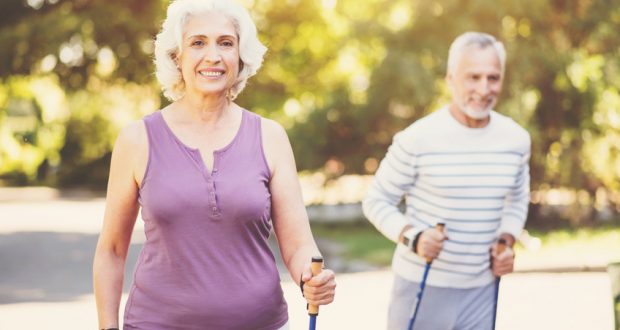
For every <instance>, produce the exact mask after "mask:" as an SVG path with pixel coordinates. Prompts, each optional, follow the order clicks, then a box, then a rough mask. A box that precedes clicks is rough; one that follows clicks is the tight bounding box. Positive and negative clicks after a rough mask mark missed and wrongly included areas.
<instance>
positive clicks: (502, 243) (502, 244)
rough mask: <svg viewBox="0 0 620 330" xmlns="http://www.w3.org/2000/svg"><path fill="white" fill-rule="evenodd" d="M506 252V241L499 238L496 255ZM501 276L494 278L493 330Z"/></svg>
mask: <svg viewBox="0 0 620 330" xmlns="http://www.w3.org/2000/svg"><path fill="white" fill-rule="evenodd" d="M504 250H506V240H505V239H503V238H500V239H499V240H498V241H497V255H499V254H501V253H503V252H504ZM501 278H502V277H501V276H497V277H496V278H495V301H494V304H493V330H495V321H496V319H497V301H498V300H499V281H500V280H501Z"/></svg>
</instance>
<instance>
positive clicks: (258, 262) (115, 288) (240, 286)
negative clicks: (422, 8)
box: [93, 0, 336, 330]
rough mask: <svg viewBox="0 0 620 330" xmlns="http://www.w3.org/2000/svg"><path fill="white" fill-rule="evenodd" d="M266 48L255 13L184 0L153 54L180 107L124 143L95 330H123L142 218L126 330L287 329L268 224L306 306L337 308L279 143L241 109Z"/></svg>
mask: <svg viewBox="0 0 620 330" xmlns="http://www.w3.org/2000/svg"><path fill="white" fill-rule="evenodd" d="M265 51H266V48H265V47H264V46H263V45H262V44H261V43H260V41H259V40H258V39H257V36H256V27H255V25H254V23H253V22H252V20H251V19H250V16H249V14H248V13H247V11H246V10H245V9H244V8H243V7H241V6H239V5H237V4H235V3H233V2H232V1H227V0H177V1H175V2H173V3H172V4H171V5H170V7H169V8H168V13H167V17H166V20H165V21H164V23H163V27H162V31H161V33H160V34H158V35H157V39H156V42H155V65H156V67H157V78H158V80H159V81H160V83H161V84H162V85H163V90H164V95H165V96H166V97H168V98H169V99H171V100H172V101H173V103H172V104H170V105H169V106H167V107H165V108H164V109H162V110H161V111H157V112H155V113H153V114H151V115H148V116H146V117H145V118H144V119H143V120H141V121H138V122H135V123H133V124H131V125H130V126H128V127H127V128H125V129H123V130H122V131H121V133H120V135H119V137H118V140H117V142H116V145H115V147H114V152H113V156H112V164H111V167H110V179H109V184H108V194H107V201H106V211H105V217H104V224H103V229H102V232H101V235H100V238H99V242H98V245H97V251H96V254H95V260H94V267H93V268H94V286H95V296H96V300H97V311H98V317H99V326H100V328H101V329H115V328H117V327H118V326H119V325H118V310H119V301H120V297H121V293H122V287H123V273H124V267H125V260H126V256H127V249H128V246H129V243H130V237H131V232H132V230H133V227H134V224H135V220H136V217H137V214H138V210H139V208H140V207H142V218H143V219H144V223H145V234H146V242H145V244H144V247H143V249H142V252H141V255H140V257H139V260H138V263H137V266H136V270H135V273H134V279H133V284H132V287H131V291H130V293H129V298H128V301H127V304H126V308H125V313H124V328H125V329H149V330H152V329H274V330H275V329H288V315H287V306H286V302H285V301H284V298H283V295H282V289H281V287H280V279H279V275H278V271H277V268H276V265H275V260H274V257H273V255H272V253H271V251H270V249H269V247H268V244H267V240H268V237H269V233H270V230H271V225H272V224H271V220H270V219H272V221H273V227H274V231H275V234H276V237H277V239H278V243H279V247H280V250H281V254H282V259H283V260H284V263H285V264H286V266H287V268H288V270H289V272H290V275H291V277H292V278H293V279H294V280H295V281H297V280H299V279H301V280H302V281H304V282H305V285H304V286H303V293H304V295H305V297H306V299H307V301H308V303H310V304H315V305H325V304H329V303H331V302H332V301H333V299H334V294H335V287H336V284H335V279H334V273H333V272H332V271H331V270H328V269H324V270H323V271H322V272H321V273H320V274H318V275H316V276H314V277H313V276H312V273H311V270H310V260H311V257H312V256H313V255H317V254H319V251H318V248H317V246H316V244H315V242H314V239H313V237H312V233H311V231H310V227H309V225H308V218H307V214H306V212H305V208H304V205H303V202H302V198H301V191H300V187H299V181H298V179H297V173H296V168H295V161H294V157H293V153H292V149H291V146H290V143H289V141H288V138H287V135H286V132H285V131H284V129H283V128H282V127H281V126H280V125H278V124H276V123H275V122H273V121H271V120H268V119H264V118H261V117H259V116H258V115H256V114H253V113H251V112H249V111H247V110H245V109H243V108H241V107H239V106H238V105H236V104H235V103H234V102H233V100H234V99H235V97H236V96H237V95H238V94H239V93H240V92H241V90H242V89H243V87H244V86H245V83H246V81H247V79H248V78H249V77H250V76H252V75H253V74H255V73H256V71H257V70H258V68H259V67H260V65H261V63H262V59H263V55H264V53H265Z"/></svg>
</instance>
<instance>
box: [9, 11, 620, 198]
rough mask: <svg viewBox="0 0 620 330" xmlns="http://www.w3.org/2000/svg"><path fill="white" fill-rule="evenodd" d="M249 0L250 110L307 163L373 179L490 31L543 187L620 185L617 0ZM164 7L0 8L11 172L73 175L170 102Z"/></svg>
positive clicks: (32, 178)
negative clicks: (455, 55)
mask: <svg viewBox="0 0 620 330" xmlns="http://www.w3.org/2000/svg"><path fill="white" fill-rule="evenodd" d="M244 3H246V4H247V5H248V7H249V8H250V11H251V14H252V16H253V17H254V19H255V21H256V23H257V26H258V29H259V34H260V38H261V40H262V41H263V42H264V43H265V44H266V45H267V46H268V47H269V51H268V53H267V56H266V58H265V62H264V66H263V68H262V69H261V71H260V72H259V74H258V75H257V76H256V77H253V78H252V79H251V80H250V81H249V84H248V87H247V89H246V90H245V91H244V92H243V94H242V95H241V96H240V98H239V103H240V104H241V105H242V106H245V107H247V108H249V109H251V110H253V111H255V112H257V113H259V114H261V115H265V116H268V117H270V118H273V119H275V120H277V121H278V122H280V123H282V124H283V125H284V126H285V128H286V129H287V130H288V132H289V136H290V138H291V141H292V144H293V148H294V151H295V155H296V157H297V162H298V166H299V168H300V170H310V171H314V170H323V171H325V172H327V174H328V175H330V176H338V175H340V174H343V173H372V172H373V171H374V169H375V168H376V164H377V161H378V160H380V159H381V158H382V157H383V156H384V154H385V151H386V150H387V146H388V145H389V144H390V143H391V138H392V136H393V135H394V133H395V132H397V131H399V130H401V129H403V128H405V127H406V126H408V125H409V124H410V123H412V122H413V121H415V120H416V119H418V118H420V117H422V116H424V115H426V114H428V113H430V112H432V111H434V110H435V109H437V108H438V107H440V106H441V105H443V104H445V103H446V102H447V101H448V100H449V95H448V93H447V91H446V86H445V82H444V76H445V71H446V69H445V68H446V60H447V52H448V47H449V45H450V43H451V42H452V40H453V39H454V38H455V37H456V36H457V35H459V34H461V33H462V32H464V31H467V30H479V31H484V32H489V33H492V34H494V35H496V36H498V37H499V38H500V39H501V40H503V41H504V42H505V45H506V47H507V50H508V62H507V71H506V79H505V83H504V92H503V94H502V99H501V100H500V103H499V105H498V111H500V112H502V113H506V114H507V115H509V116H511V117H512V118H514V119H515V120H516V121H517V122H518V123H520V124H522V125H523V126H524V127H526V129H527V130H528V131H529V132H530V133H531V135H532V138H533V144H532V147H533V154H532V161H531V169H532V188H533V189H544V188H547V187H560V186H564V187H569V188H573V189H577V190H584V191H587V192H588V194H590V195H591V196H592V195H594V193H595V191H596V190H597V189H599V188H603V189H606V190H608V191H615V192H618V190H620V180H619V178H620V154H619V150H620V97H619V96H618V90H620V62H619V61H618V56H617V55H618V54H617V45H618V43H619V42H620V39H619V37H618V34H617V33H616V31H618V28H619V27H620V26H619V25H620V0H610V1H589V0H570V1H564V0H553V1H547V2H545V1H537V0H524V1H518V2H515V1H503V0H502V1H492V0H472V1H457V0H437V1H421V0H415V1H411V0H391V1H382V0H368V1H357V0H338V1H336V0H322V1H315V0H288V1H274V0H253V1H252V0H247V1H244ZM167 4H168V1H163V0H162V1H138V0H129V1H126V0H110V1H102V0H80V1H78V0H73V1H70V0H57V1H50V0H38V1H36V0H30V1H24V0H4V1H2V2H1V3H0V79H2V81H1V83H0V125H2V126H1V127H2V130H1V131H0V146H2V148H0V150H1V151H0V173H1V174H0V176H9V175H8V173H11V174H10V177H14V178H19V179H18V180H21V181H22V182H25V183H36V182H38V183H41V182H48V183H51V184H59V183H61V182H67V181H66V180H65V179H62V177H64V176H65V175H67V177H68V174H67V173H73V172H75V171H77V172H79V171H78V169H79V168H80V167H84V166H89V165H86V164H91V165H92V164H93V162H95V163H96V162H100V163H101V164H105V163H106V159H107V158H106V157H108V155H109V152H110V150H111V147H112V145H113V140H114V136H115V135H116V132H117V131H118V129H119V128H120V127H121V126H123V125H126V124H127V122H129V121H130V120H134V119H137V118H139V117H140V116H142V115H143V114H145V113H148V112H150V111H154V110H155V109H157V108H158V107H159V106H160V105H162V104H165V101H162V98H161V95H158V94H157V87H156V84H155V83H154V75H153V74H152V72H153V71H154V68H153V65H152V61H151V57H152V46H153V45H152V38H153V37H154V35H155V34H156V33H157V31H158V29H159V24H160V22H161V20H162V18H163V17H164V14H165V13H164V9H165V7H166V6H167ZM40 81H46V83H45V84H44V85H45V86H47V87H45V88H42V87H41V84H42V83H41V82H40ZM37 84H38V85H37ZM137 85H139V86H142V89H140V90H139V91H138V89H137V88H138V87H136V86H137ZM37 86H38V87H37ZM50 90H52V91H54V90H56V91H58V90H59V91H60V92H49V91H50ZM112 91H115V92H112ZM123 91H124V92H123ZM42 95H46V96H42ZM49 95H56V96H55V97H56V98H57V99H58V100H57V102H51V101H49V100H50V97H48V96H49ZM114 95H122V98H123V99H122V100H119V99H117V98H115V96H114ZM111 99H112V100H111ZM111 106H112V107H113V108H114V109H116V110H114V111H110V110H109V108H110V107H111ZM119 109H124V110H125V115H124V116H123V115H121V113H123V111H121V110H119ZM100 168H101V171H103V172H105V166H103V165H102V166H100ZM97 171H99V170H97ZM19 173H21V174H22V175H21V176H20V175H19ZM59 175H60V177H59ZM98 176H100V177H103V176H104V175H101V174H97V175H92V177H98ZM69 181H71V180H69ZM96 181H97V182H100V180H98V179H97V180H96ZM100 183H101V182H100Z"/></svg>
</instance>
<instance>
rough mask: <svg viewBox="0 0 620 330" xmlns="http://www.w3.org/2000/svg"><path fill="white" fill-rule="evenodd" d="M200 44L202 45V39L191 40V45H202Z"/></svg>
mask: <svg viewBox="0 0 620 330" xmlns="http://www.w3.org/2000/svg"><path fill="white" fill-rule="evenodd" d="M202 45H204V42H202V40H196V41H194V42H192V46H202Z"/></svg>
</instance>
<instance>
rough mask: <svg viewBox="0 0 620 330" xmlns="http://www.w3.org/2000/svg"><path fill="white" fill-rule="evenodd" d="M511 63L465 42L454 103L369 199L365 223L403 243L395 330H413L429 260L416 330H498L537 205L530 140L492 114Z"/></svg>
mask: <svg viewBox="0 0 620 330" xmlns="http://www.w3.org/2000/svg"><path fill="white" fill-rule="evenodd" d="M505 61H506V53H505V50H504V46H503V44H502V43H501V42H499V41H497V40H496V39H495V38H494V37H493V36H490V35H488V34H484V33H478V32H467V33H465V34H463V35H461V36H459V37H458V38H456V40H455V41H454V42H453V43H452V45H451V46H450V51H449V55H448V70H447V75H446V82H447V85H448V87H449V89H450V92H451V95H452V101H451V103H450V104H449V105H448V106H446V107H444V108H441V109H439V110H437V111H435V112H434V113H432V114H430V115H428V116H426V117H424V118H422V119H420V120H418V121H416V122H415V123H413V124H412V125H410V126H409V127H408V128H406V129H405V130H403V131H401V132H399V133H398V134H396V136H395V137H394V141H393V143H392V145H391V146H390V148H389V149H388V152H387V154H386V156H385V158H384V159H383V161H382V162H381V165H380V166H379V169H378V170H377V173H376V175H375V180H374V182H373V184H372V186H371V188H370V190H369V192H368V194H367V196H366V198H365V199H364V202H363V208H364V213H365V215H366V217H367V218H368V219H369V220H370V221H371V222H372V223H373V224H374V225H375V227H377V229H378V230H379V231H380V232H381V233H383V234H384V235H385V236H386V237H387V238H389V239H391V240H392V241H394V242H396V243H397V247H396V251H395V253H394V258H393V261H392V269H393V271H394V273H395V276H394V286H393V289H392V297H391V301H390V308H389V313H388V314H389V316H388V329H399V330H403V329H407V325H408V323H409V320H410V318H411V316H412V315H413V313H414V309H415V304H416V295H417V292H418V291H419V287H420V282H421V280H422V277H423V273H424V268H425V265H426V260H433V263H432V266H431V268H430V271H429V273H428V277H427V280H426V288H425V290H424V295H423V299H422V300H421V303H420V306H419V312H418V314H417V316H416V320H415V326H414V329H433V330H442V329H476V330H478V329H491V328H492V327H493V325H492V323H493V313H494V307H493V306H494V296H495V285H494V279H495V276H501V275H504V274H507V273H510V272H512V270H513V264H514V253H513V250H512V246H513V245H514V242H515V239H516V238H517V237H518V235H519V233H520V232H521V230H522V229H523V226H524V224H525V220H526V216H527V209H528V203H529V165H528V161H529V157H530V137H529V134H528V133H527V132H526V131H525V130H524V129H523V128H521V127H520V126H519V125H518V124H516V123H515V122H514V121H512V120H511V119H509V118H508V117H506V116H503V115H501V114H499V113H497V112H495V111H493V107H494V106H495V104H496V103H497V99H498V96H499V94H500V91H501V88H502V82H503V77H504V64H505ZM403 198H404V200H405V202H406V208H405V212H404V214H403V213H402V212H400V211H399V208H398V204H399V203H400V202H401V200H402V199H403ZM437 223H444V224H445V230H444V231H443V232H442V231H439V230H438V229H435V226H436V224H437ZM500 238H502V239H504V240H505V241H506V242H507V248H506V249H505V250H504V251H503V252H502V253H498V251H497V248H498V241H499V239H500Z"/></svg>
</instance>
